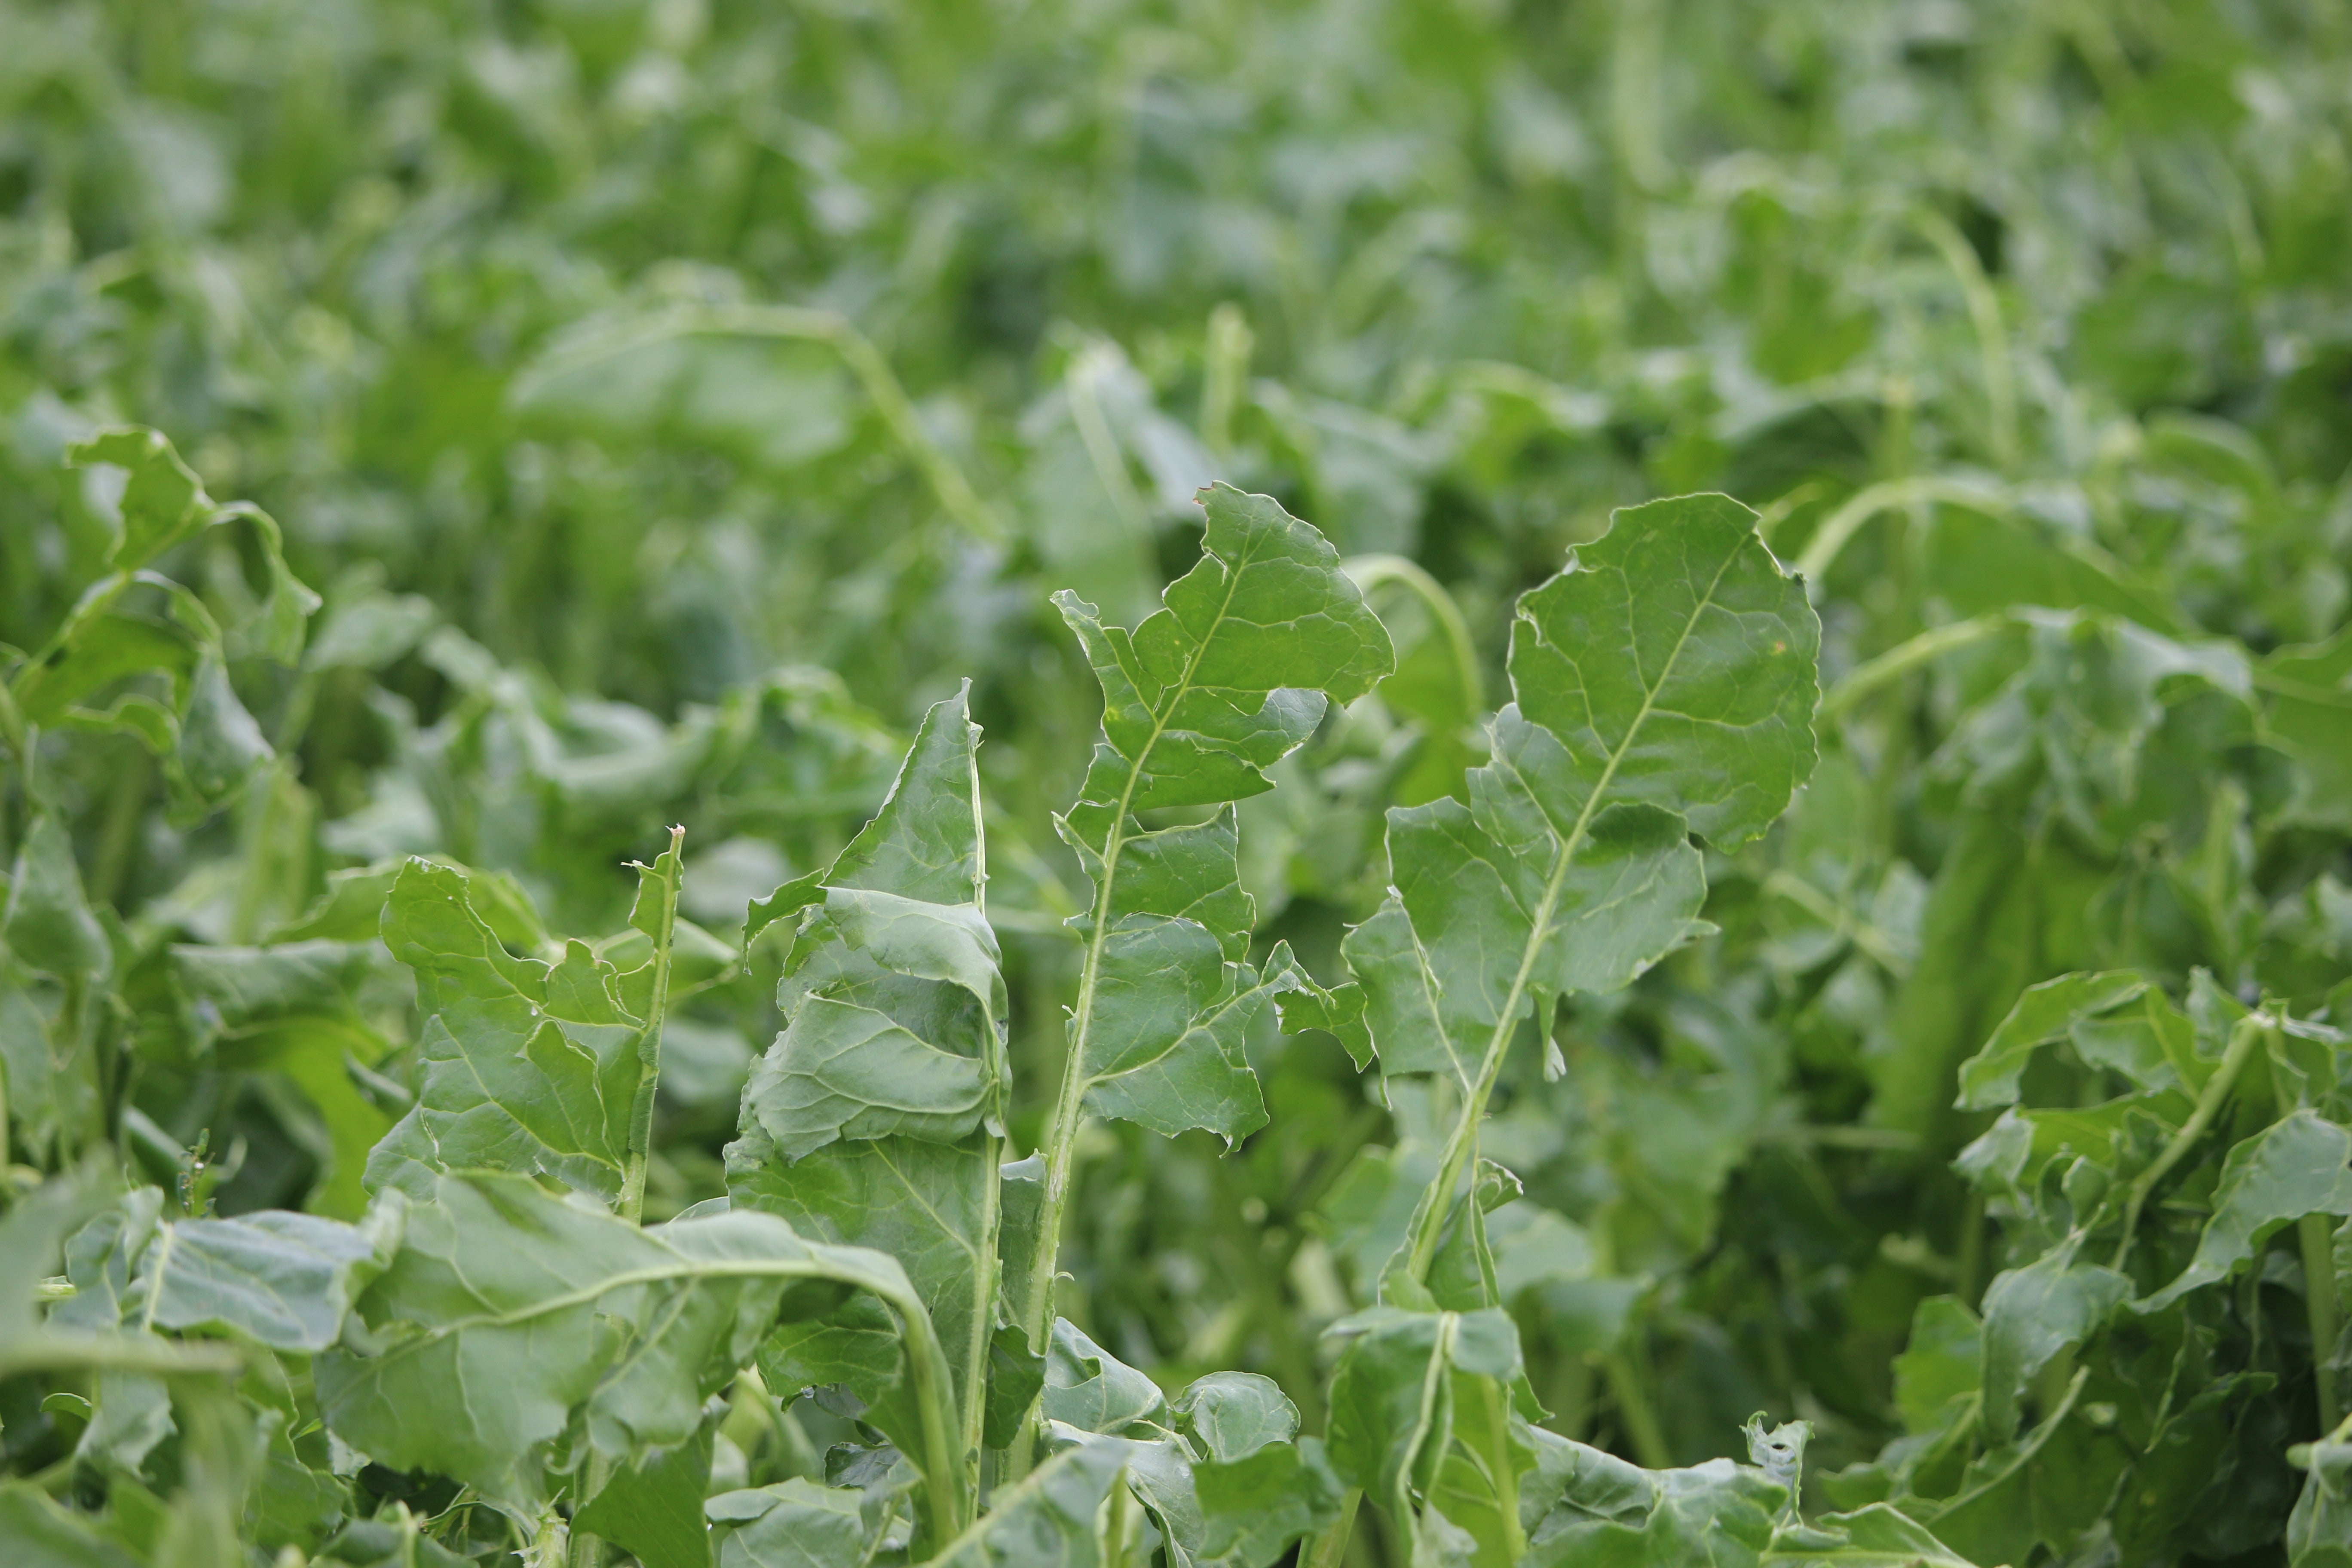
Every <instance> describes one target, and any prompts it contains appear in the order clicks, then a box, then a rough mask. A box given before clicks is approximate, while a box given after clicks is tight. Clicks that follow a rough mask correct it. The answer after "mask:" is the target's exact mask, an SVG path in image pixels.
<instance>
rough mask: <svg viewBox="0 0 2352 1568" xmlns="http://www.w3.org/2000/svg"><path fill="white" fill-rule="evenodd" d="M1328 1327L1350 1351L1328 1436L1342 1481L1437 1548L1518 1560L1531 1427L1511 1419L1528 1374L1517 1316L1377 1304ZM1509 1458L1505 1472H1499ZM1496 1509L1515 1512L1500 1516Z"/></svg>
mask: <svg viewBox="0 0 2352 1568" xmlns="http://www.w3.org/2000/svg"><path fill="white" fill-rule="evenodd" d="M1327 1333H1328V1336H1329V1337H1331V1338H1333V1339H1337V1340H1339V1341H1341V1342H1343V1343H1344V1344H1345V1346H1346V1349H1345V1350H1343V1351H1342V1352H1341V1353H1340V1356H1339V1365H1338V1367H1337V1369H1336V1370H1335V1371H1334V1372H1333V1373H1332V1376H1331V1415H1330V1419H1329V1423H1328V1429H1327V1431H1326V1433H1325V1441H1326V1442H1327V1443H1328V1446H1329V1454H1330V1458H1331V1465H1332V1468H1334V1469H1335V1470H1336V1471H1337V1472H1338V1473H1339V1476H1340V1477H1341V1479H1345V1480H1346V1481H1348V1482H1349V1484H1350V1485H1353V1486H1358V1487H1361V1488H1362V1489H1364V1491H1365V1492H1366V1493H1367V1494H1369V1495H1370V1496H1371V1497H1373V1498H1375V1499H1378V1500H1380V1502H1381V1506H1382V1507H1384V1508H1386V1509H1387V1510H1388V1511H1389V1514H1390V1517H1391V1520H1392V1521H1394V1522H1395V1523H1396V1525H1397V1526H1398V1528H1400V1529H1402V1530H1407V1531H1412V1532H1413V1534H1414V1537H1415V1539H1416V1540H1419V1541H1423V1542H1424V1544H1429V1545H1430V1546H1431V1547H1432V1549H1433V1550H1442V1551H1443V1552H1445V1553H1446V1554H1448V1555H1451V1556H1455V1557H1459V1558H1460V1559H1461V1560H1462V1561H1463V1562H1465V1563H1467V1562H1472V1561H1476V1562H1478V1563H1482V1564H1483V1563H1487V1562H1490V1561H1496V1560H1500V1561H1503V1562H1506V1563H1507V1562H1509V1561H1510V1560H1511V1558H1513V1557H1516V1555H1517V1543H1518V1534H1517V1531H1518V1520H1517V1505H1516V1499H1517V1496H1518V1488H1517V1473H1518V1470H1519V1469H1520V1468H1522V1466H1521V1464H1520V1462H1519V1460H1520V1458H1521V1456H1523V1455H1524V1453H1525V1447H1524V1443H1523V1442H1522V1441H1521V1439H1520V1437H1519V1432H1520V1430H1521V1429H1522V1428H1523V1427H1524V1423H1520V1424H1519V1425H1518V1426H1516V1427H1515V1426H1513V1424H1512V1417H1511V1408H1510V1407H1511V1394H1510V1392H1509V1389H1510V1385H1511V1384H1513V1383H1515V1382H1517V1380H1518V1379H1519V1377H1520V1375H1521V1373H1520V1361H1519V1338H1518V1331H1517V1327H1516V1326H1515V1325H1514V1324H1513V1323H1512V1321H1511V1320H1510V1317H1509V1316H1508V1315H1507V1313H1505V1312H1504V1311H1503V1310H1501V1309H1500V1308H1495V1307H1489V1308H1486V1309H1483V1310H1478V1311H1474V1312H1426V1311H1408V1310H1402V1309H1400V1308H1396V1307H1375V1308H1373V1309H1371V1310H1370V1311H1366V1312H1360V1313H1358V1314H1356V1315H1355V1316H1353V1317H1350V1318H1344V1319H1341V1320H1340V1321H1339V1322H1337V1323H1334V1324H1333V1325H1332V1326H1331V1327H1330V1329H1329V1330H1328V1331H1327ZM1457 1374H1469V1375H1467V1376H1461V1375H1457ZM1465 1402H1466V1403H1465ZM1457 1444H1460V1445H1461V1446H1462V1448H1461V1451H1460V1452H1459V1453H1457ZM1472 1446H1475V1448H1474V1447H1472ZM1513 1447H1517V1449H1518V1450H1519V1452H1518V1453H1516V1454H1515V1453H1513V1452H1511V1451H1510V1450H1511V1449H1512V1448H1513ZM1498 1459H1500V1460H1502V1461H1503V1463H1504V1467H1505V1468H1499V1469H1498V1468H1496V1460H1498ZM1474 1481H1482V1482H1483V1485H1474V1484H1473V1482H1474ZM1441 1504H1451V1505H1452V1507H1451V1508H1447V1507H1443V1506H1441ZM1465 1504H1466V1505H1467V1506H1465ZM1497 1509H1507V1510H1510V1511H1508V1512H1507V1513H1506V1514H1502V1515H1499V1516H1498V1515H1497V1514H1496V1511H1495V1510H1497ZM1457 1511H1458V1512H1460V1513H1461V1514H1462V1517H1460V1518H1456V1517H1454V1513H1455V1512H1457ZM1471 1531H1478V1532H1479V1533H1477V1534H1473V1533H1471Z"/></svg>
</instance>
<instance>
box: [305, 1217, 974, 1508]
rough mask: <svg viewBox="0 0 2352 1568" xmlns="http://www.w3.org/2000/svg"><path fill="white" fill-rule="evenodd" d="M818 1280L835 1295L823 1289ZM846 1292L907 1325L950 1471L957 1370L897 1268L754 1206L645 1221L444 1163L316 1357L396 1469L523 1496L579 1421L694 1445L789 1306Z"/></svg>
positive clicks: (592, 1428)
mask: <svg viewBox="0 0 2352 1568" xmlns="http://www.w3.org/2000/svg"><path fill="white" fill-rule="evenodd" d="M818 1282H822V1283H824V1284H827V1285H830V1286H832V1287H835V1289H833V1290H831V1291H818V1292H816V1293H815V1294H814V1295H812V1294H811V1292H810V1289H808V1288H809V1287H810V1286H811V1285H812V1284H814V1283H818ZM847 1289H862V1290H866V1291H868V1292H870V1293H872V1294H873V1295H875V1296H877V1297H878V1298H879V1299H880V1300H883V1301H884V1302H885V1303H886V1304H887V1306H888V1308H889V1309H890V1310H891V1312H892V1314H893V1315H894V1316H895V1318H896V1320H897V1328H898V1332H899V1334H900V1336H901V1343H902V1346H903V1353H904V1354H905V1356H906V1358H907V1366H908V1373H909V1374H910V1379H909V1380H910V1381H912V1382H915V1383H918V1384H929V1385H930V1386H931V1389H932V1392H933V1394H934V1396H935V1399H936V1404H934V1403H933V1402H932V1401H931V1400H926V1401H924V1408H925V1411H926V1415H927V1416H928V1417H929V1419H928V1420H927V1422H926V1424H925V1425H926V1435H927V1436H928V1437H929V1439H930V1440H929V1442H928V1443H927V1444H921V1445H918V1446H917V1447H916V1451H915V1456H914V1457H915V1458H916V1461H917V1463H918V1465H919V1466H920V1467H923V1468H926V1469H927V1471H928V1472H929V1474H931V1475H932V1476H933V1477H934V1478H935V1479H936V1478H937V1477H938V1476H939V1475H940V1468H941V1467H944V1468H945V1469H946V1471H947V1472H948V1473H949V1474H950V1477H952V1476H953V1474H954V1472H955V1471H956V1468H957V1467H956V1466H955V1464H954V1462H953V1460H952V1458H950V1456H951V1455H953V1453H954V1452H955V1450H954V1447H953V1439H952V1437H951V1436H950V1434H949V1433H948V1432H947V1431H946V1430H944V1427H945V1426H946V1425H947V1422H946V1415H945V1412H946V1410H947V1408H948V1407H947V1405H946V1396H947V1388H946V1376H945V1363H944V1361H943V1359H942V1358H941V1357H940V1349H939V1345H938V1342H937V1341H936V1339H935V1338H934V1337H933V1336H932V1334H931V1332H930V1327H929V1321H928V1319H927V1318H926V1317H925V1316H924V1314H923V1311H922V1310H921V1307H920V1304H919V1301H918V1300H917V1298H916V1297H915V1294H914V1292H913V1289H912V1288H911V1287H909V1286H908V1283H907V1279H906V1275H905V1273H904V1272H903V1271H902V1270H901V1269H900V1268H899V1267H898V1263H897V1262H896V1261H895V1260H894V1259H892V1258H887V1257H886V1256H884V1255H882V1254H880V1253H877V1252H874V1251H871V1250H868V1249H866V1248H859V1247H832V1246H826V1245H824V1244H821V1243H815V1242H809V1241H803V1240H802V1239H801V1238H800V1237H798V1236H796V1235H794V1234H793V1231H792V1229H791V1227H789V1226H786V1225H784V1224H783V1223H782V1221H780V1220H778V1219H776V1218H775V1217H774V1216H772V1215H761V1214H757V1213H753V1212H751V1211H748V1210H746V1211H738V1212H735V1213H731V1214H724V1215H713V1216H710V1217H707V1218H688V1219H682V1220H678V1221H676V1222H674V1223H672V1224H670V1225H667V1226H657V1227H655V1228H652V1229H642V1230H641V1229H639V1228H638V1227H637V1226H634V1225H631V1224H629V1223H627V1222H626V1221H625V1220H622V1219H619V1218H617V1217H614V1216H613V1215H608V1214H606V1213H604V1211H603V1210H602V1209H601V1208H599V1207H596V1206H594V1205H591V1204H589V1203H588V1202H586V1201H585V1200H583V1199H579V1198H576V1197H575V1198H573V1199H571V1200H565V1199H559V1198H556V1197H553V1196H551V1195H550V1194H547V1193H546V1192H544V1191H543V1190H541V1188H539V1187H538V1186H536V1185H535V1184H532V1183H531V1182H530V1181H528V1180H526V1179H524V1178H522V1177H520V1176H511V1175H501V1174H491V1173H472V1174H445V1175H440V1176H436V1177H435V1178H434V1179H433V1180H432V1182H431V1184H429V1185H428V1186H426V1187H425V1188H424V1190H423V1191H421V1192H419V1193H417V1194H415V1202H414V1203H413V1204H412V1205H411V1207H410V1210H409V1220H408V1229H407V1235H406V1237H405V1239H404V1241H403V1243H402V1245H401V1247H400V1250H399V1252H398V1254H397V1255H396V1256H395V1257H394V1259H393V1261H392V1264H391V1267H390V1268H387V1269H386V1270H385V1271H384V1273H383V1276H382V1277H381V1278H379V1279H377V1280H376V1281H375V1282H374V1284H373V1285H372V1286H370V1287H369V1289H367V1291H366V1292H365V1293H364V1294H363V1295H362V1297H361V1299H360V1301H359V1306H358V1318H359V1320H360V1322H361V1323H362V1324H363V1325H364V1328H363V1331H358V1330H355V1331H352V1332H350V1333H347V1334H346V1336H345V1348H341V1349H338V1350H335V1351H332V1352H329V1353H327V1354H326V1355H324V1356H322V1357H321V1358H320V1362H319V1366H318V1378H319V1394H320V1405H321V1406H322V1407H323V1409H324V1410H325V1412H326V1415H327V1420H328V1424H329V1425H330V1426H331V1427H332V1428H333V1429H334V1430H335V1431H336V1432H337V1433H339V1434H340V1435H341V1436H342V1437H343V1438H344V1440H345V1441H347V1442H349V1443H351V1444H352V1446H353V1447H357V1448H359V1449H361V1450H362V1451H363V1452H365V1453H367V1454H370V1455H372V1456H373V1457H374V1458H377V1459H379V1460H381V1461H382V1462H383V1463H385V1464H389V1465H393V1466H395V1467H398V1468H411V1469H425V1470H434V1471H438V1472H440V1473H442V1474H445V1475H447V1476H450V1477H452V1478H454V1479H458V1480H461V1481H463V1482H465V1483H466V1484H467V1485H469V1486H473V1487H475V1488H477V1489H479V1490H481V1491H482V1492H483V1493H484V1494H485V1495H486V1496H489V1497H492V1498H496V1499H499V1500H504V1501H508V1502H510V1503H513V1504H517V1505H523V1506H527V1505H529V1504H530V1503H531V1502H532V1501H533V1500H535V1499H536V1498H538V1497H540V1496H541V1495H543V1491H544V1489H545V1487H546V1484H547V1483H546V1480H545V1479H544V1474H543V1470H544V1467H545V1465H546V1464H547V1462H548V1459H549V1457H550V1453H549V1449H550V1445H551V1444H552V1443H553V1442H554V1440H555V1439H556V1438H557V1437H558V1436H560V1435H561V1434H562V1432H563V1431H564V1430H565V1429H566V1426H568V1424H569V1423H571V1422H572V1421H573V1420H575V1419H580V1420H583V1421H584V1432H585V1436H586V1441H587V1444H588V1446H589V1447H591V1448H593V1451H594V1452H596V1453H598V1454H601V1455H604V1456H607V1457H608V1458H613V1459H615V1460H618V1459H625V1458H634V1457H637V1456H641V1455H643V1454H644V1453H646V1451H647V1450H649V1449H653V1448H660V1447H670V1446H673V1445H676V1444H679V1443H683V1442H686V1441H688V1439H689V1438H691V1437H693V1436H695V1434H696V1433H697V1431H698V1429H699V1427H700V1425H701V1421H702V1406H703V1401H704V1400H705V1399H706V1398H707V1397H708V1396H709V1395H710V1394H713V1393H714V1392H716V1391H717V1390H718V1389H719V1388H721V1387H724V1386H725V1385H726V1384H728V1383H730V1381H731V1380H732V1379H733V1378H734V1376H735V1374H736V1372H737V1370H738V1369H739V1368H740V1367H741V1366H743V1365H744V1364H745V1363H748V1362H750V1361H751V1357H752V1354H753V1352H755V1351H756V1350H757V1349H758V1347H759V1344H760V1342H761V1340H762V1339H763V1338H764V1337H765V1336H766V1335H767V1333H768V1331H769V1330H770V1328H771V1327H772V1325H773V1323H774V1322H775V1321H776V1320H777V1318H778V1316H779V1314H780V1313H783V1312H787V1311H789V1312H790V1313H792V1314H794V1315H806V1314H808V1313H810V1312H813V1311H819V1310H826V1309H827V1308H829V1307H830V1306H831V1305H832V1304H833V1303H834V1302H835V1301H836V1300H839V1299H840V1296H841V1294H843V1293H844V1292H845V1291H846V1290H847ZM953 1484H954V1482H953V1480H952V1479H950V1482H949V1487H950V1489H952V1486H953Z"/></svg>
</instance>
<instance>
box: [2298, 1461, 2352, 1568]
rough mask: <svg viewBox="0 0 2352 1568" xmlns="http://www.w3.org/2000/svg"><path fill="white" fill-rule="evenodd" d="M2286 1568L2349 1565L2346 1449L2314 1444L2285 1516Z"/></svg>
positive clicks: (2351, 1536)
mask: <svg viewBox="0 0 2352 1568" xmlns="http://www.w3.org/2000/svg"><path fill="white" fill-rule="evenodd" d="M2286 1560H2287V1563H2288V1564H2289V1568H2346V1565H2347V1564H2352V1443H2314V1444H2313V1445H2312V1446H2311V1458H2310V1459H2309V1461H2308V1468H2307V1470H2306V1473H2305V1477H2304V1482H2303V1490H2302V1492H2301V1493H2300V1494H2298V1495H2297V1496H2296V1498H2295V1500H2294V1512H2293V1513H2291V1514H2289V1515H2288V1516H2287V1521H2286Z"/></svg>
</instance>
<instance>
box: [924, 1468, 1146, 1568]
mask: <svg viewBox="0 0 2352 1568" xmlns="http://www.w3.org/2000/svg"><path fill="white" fill-rule="evenodd" d="M1126 1468H1127V1465H1126V1456H1125V1453H1124V1452H1123V1449H1122V1447H1120V1446H1118V1445H1112V1444H1100V1445H1096V1444H1084V1445H1078V1446H1075V1447H1068V1448H1065V1449H1063V1450H1062V1451H1061V1452H1060V1453H1058V1454H1055V1455H1054V1456H1053V1457H1052V1458H1049V1459H1047V1460H1046V1461H1045V1463H1044V1464H1042V1465H1039V1466H1038V1467H1037V1468H1035V1469H1034V1470H1032V1471H1031V1472H1030V1473H1029V1474H1028V1475H1027V1476H1026V1477H1025V1478H1024V1479H1023V1480H1022V1481H1021V1482H1020V1484H1018V1485H1017V1486H1013V1487H1010V1488H1007V1489H1004V1490H1003V1491H1001V1492H999V1493H998V1494H997V1495H996V1496H995V1497H994V1498H993V1499H992V1500H991V1506H990V1508H989V1510H988V1512H987V1514H986V1515H985V1516H984V1517H983V1518H982V1519H981V1520H980V1521H978V1522H977V1523H975V1524H973V1525H972V1526H971V1529H969V1530H968V1531H965V1532H964V1533H963V1534H962V1535H961V1537H959V1538H958V1539H957V1540H955V1541H952V1542H949V1543H948V1545H947V1547H946V1549H945V1550H943V1551H942V1552H940V1554H939V1555H938V1556H936V1557H934V1558H932V1559H931V1563H932V1568H1096V1565H1097V1564H1099V1563H1103V1561H1104V1553H1103V1544H1102V1531H1101V1515H1102V1512H1103V1504H1104V1503H1105V1502H1106V1501H1107V1500H1108V1499H1109V1497H1110V1494H1111V1489H1112V1488H1113V1487H1116V1486H1118V1485H1119V1484H1120V1480H1121V1478H1122V1477H1123V1476H1124V1474H1125V1472H1126Z"/></svg>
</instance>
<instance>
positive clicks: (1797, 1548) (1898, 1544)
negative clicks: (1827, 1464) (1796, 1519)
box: [1763, 1503, 1975, 1568]
mask: <svg viewBox="0 0 2352 1568" xmlns="http://www.w3.org/2000/svg"><path fill="white" fill-rule="evenodd" d="M1763 1561H1764V1562H1765V1563H1787V1564H1790V1565H1791V1568H1811V1565H1812V1564H1815V1563H1818V1564H1820V1565H1821V1568H1975V1564H1973V1563H1970V1562H1969V1560H1968V1559H1967V1558H1965V1557H1962V1556H1960V1555H1959V1554H1958V1552H1954V1551H1953V1550H1952V1549H1951V1548H1950V1547H1948V1546H1946V1545H1945V1544H1944V1543H1943V1542H1940V1541H1937V1539H1936V1537H1935V1534H1934V1532H1933V1531H1929V1530H1928V1529H1927V1526H1925V1525H1923V1524H1920V1523H1919V1522H1918V1521H1916V1520H1913V1519H1912V1518H1911V1517H1910V1516H1909V1515H1907V1514H1906V1513H1904V1512H1902V1511H1901V1510H1898V1509H1895V1508H1891V1507H1889V1506H1888V1505H1887V1504H1885V1503H1872V1504H1871V1505H1870V1506H1868V1507H1867V1508H1861V1509H1856V1510H1854V1511H1853V1512H1852V1513H1832V1514H1827V1515H1824V1516H1823V1517H1822V1518H1820V1519H1817V1520H1815V1521H1813V1522H1812V1523H1811V1524H1810V1525H1808V1524H1794V1525H1790V1526H1787V1527H1784V1528H1783V1529H1781V1530H1780V1531H1778V1532H1777V1533H1775V1534H1774V1535H1773V1537H1772V1542H1771V1544H1770V1545H1769V1547H1767V1548H1766V1549H1765V1552H1764V1558H1763Z"/></svg>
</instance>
